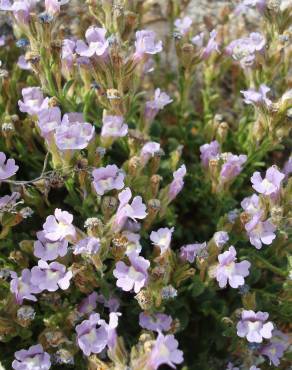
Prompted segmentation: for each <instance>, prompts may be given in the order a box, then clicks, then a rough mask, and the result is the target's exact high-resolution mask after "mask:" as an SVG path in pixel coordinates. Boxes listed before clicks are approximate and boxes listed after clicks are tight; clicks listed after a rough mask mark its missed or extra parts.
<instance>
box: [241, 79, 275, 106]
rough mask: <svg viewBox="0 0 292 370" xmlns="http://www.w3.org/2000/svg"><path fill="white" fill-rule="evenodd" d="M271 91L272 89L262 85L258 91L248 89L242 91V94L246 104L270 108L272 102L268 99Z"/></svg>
mask: <svg viewBox="0 0 292 370" xmlns="http://www.w3.org/2000/svg"><path fill="white" fill-rule="evenodd" d="M269 91H271V89H270V88H269V87H268V86H267V85H265V84H261V85H260V87H259V89H258V91H257V90H255V89H248V90H241V91H240V92H241V93H242V95H243V97H244V102H245V103H246V104H253V105H255V106H260V105H263V106H266V107H270V106H271V105H272V101H271V100H270V99H269V98H268V97H267V93H268V92H269Z"/></svg>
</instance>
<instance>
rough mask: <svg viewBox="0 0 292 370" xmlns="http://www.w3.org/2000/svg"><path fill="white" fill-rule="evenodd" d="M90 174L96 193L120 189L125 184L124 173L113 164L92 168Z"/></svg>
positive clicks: (100, 193)
mask: <svg viewBox="0 0 292 370" xmlns="http://www.w3.org/2000/svg"><path fill="white" fill-rule="evenodd" d="M92 176H93V182H92V184H93V187H94V189H95V191H96V193H97V194H98V195H104V194H105V193H106V192H108V191H111V190H114V189H116V190H121V189H123V187H124V186H125V184H124V179H125V174H124V173H123V172H122V171H121V170H120V169H119V168H118V167H117V166H116V165H115V164H113V165H108V166H106V167H100V168H97V169H95V170H93V171H92Z"/></svg>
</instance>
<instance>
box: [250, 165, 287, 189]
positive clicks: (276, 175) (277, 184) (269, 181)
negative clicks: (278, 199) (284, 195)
mask: <svg viewBox="0 0 292 370" xmlns="http://www.w3.org/2000/svg"><path fill="white" fill-rule="evenodd" d="M284 178H285V175H284V174H283V173H282V172H280V171H279V170H278V169H277V167H276V166H272V167H270V168H268V169H267V171H266V176H265V178H264V179H263V178H262V177H261V174H260V172H254V174H253V175H252V177H251V179H250V180H251V183H252V187H253V188H254V189H255V190H256V191H257V192H258V193H260V194H264V195H270V196H276V195H277V194H278V193H279V191H280V188H281V183H282V181H283V180H284Z"/></svg>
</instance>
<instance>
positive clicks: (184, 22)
mask: <svg viewBox="0 0 292 370" xmlns="http://www.w3.org/2000/svg"><path fill="white" fill-rule="evenodd" d="M192 23H193V21H192V18H190V17H188V16H185V17H183V18H181V19H180V18H178V19H176V20H175V21H174V26H175V28H176V29H177V30H178V31H179V32H180V33H181V34H182V35H185V34H187V33H188V32H189V30H190V28H191V25H192Z"/></svg>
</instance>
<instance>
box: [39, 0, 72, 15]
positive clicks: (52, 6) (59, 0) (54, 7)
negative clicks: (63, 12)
mask: <svg viewBox="0 0 292 370" xmlns="http://www.w3.org/2000/svg"><path fill="white" fill-rule="evenodd" d="M69 1H70V0H45V8H46V12H47V13H48V14H50V15H52V16H54V15H56V14H58V13H60V8H61V5H65V4H67V3H68V2H69Z"/></svg>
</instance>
